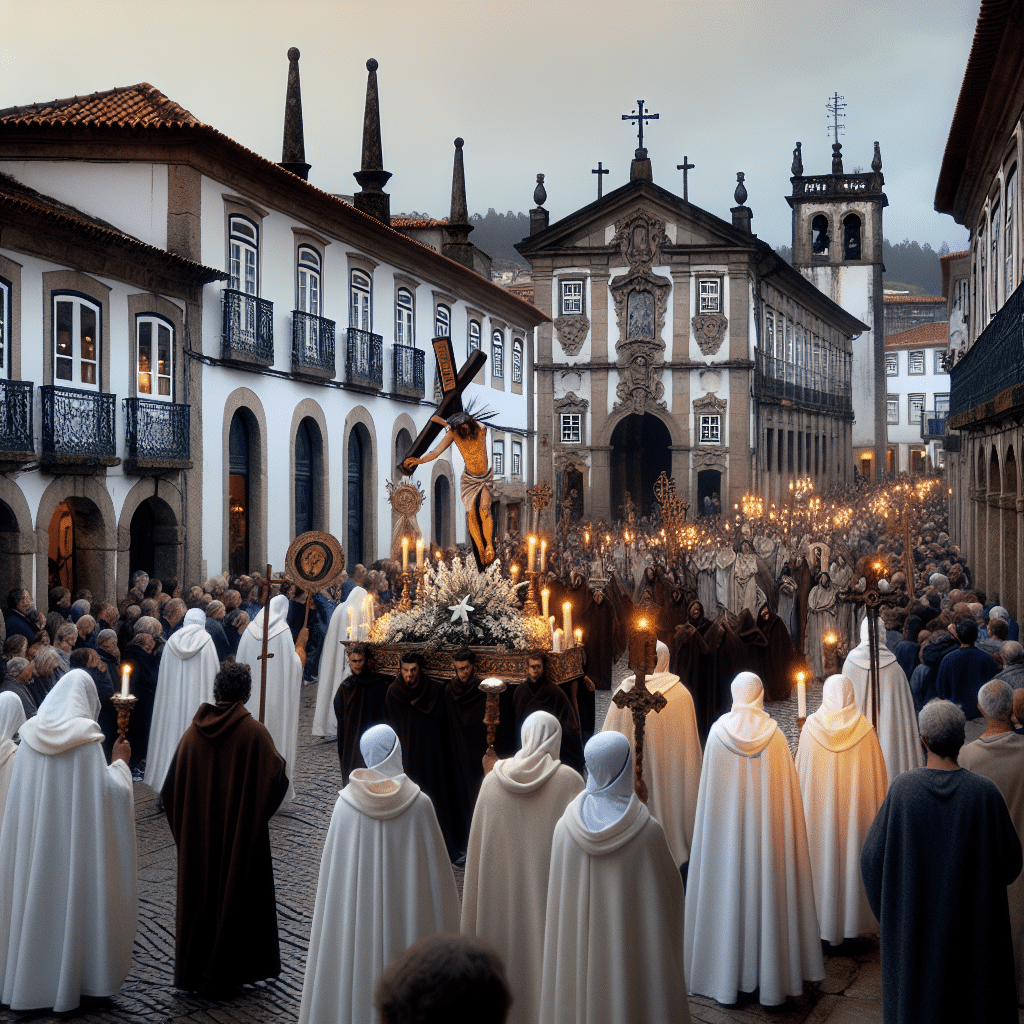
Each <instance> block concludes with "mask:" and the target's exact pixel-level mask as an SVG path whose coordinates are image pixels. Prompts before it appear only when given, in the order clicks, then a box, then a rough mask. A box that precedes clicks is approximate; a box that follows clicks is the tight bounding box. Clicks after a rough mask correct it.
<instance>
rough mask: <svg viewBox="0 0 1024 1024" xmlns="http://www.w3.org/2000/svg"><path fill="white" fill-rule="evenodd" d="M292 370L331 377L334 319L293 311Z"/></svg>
mask: <svg viewBox="0 0 1024 1024" xmlns="http://www.w3.org/2000/svg"><path fill="white" fill-rule="evenodd" d="M292 373H306V374H310V373H312V375H313V376H316V377H333V376H334V321H333V320H325V319H324V318H323V317H322V316H315V315H314V314H313V313H303V312H302V311H301V310H298V309H296V310H293V311H292Z"/></svg>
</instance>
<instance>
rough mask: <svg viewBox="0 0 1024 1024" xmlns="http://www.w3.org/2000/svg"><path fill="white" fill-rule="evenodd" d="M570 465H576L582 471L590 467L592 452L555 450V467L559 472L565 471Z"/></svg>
mask: <svg viewBox="0 0 1024 1024" xmlns="http://www.w3.org/2000/svg"><path fill="white" fill-rule="evenodd" d="M570 467H575V468H576V469H578V470H580V471H581V472H582V471H583V470H585V469H589V468H590V453H589V452H581V451H579V450H575V451H558V452H555V469H556V470H557V471H558V472H559V473H564V472H565V470H567V469H569V468H570Z"/></svg>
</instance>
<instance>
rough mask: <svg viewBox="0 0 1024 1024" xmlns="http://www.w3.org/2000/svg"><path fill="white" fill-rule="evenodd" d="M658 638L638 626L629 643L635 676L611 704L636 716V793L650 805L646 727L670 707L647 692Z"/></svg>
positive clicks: (662, 697)
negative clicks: (649, 719) (652, 717)
mask: <svg viewBox="0 0 1024 1024" xmlns="http://www.w3.org/2000/svg"><path fill="white" fill-rule="evenodd" d="M657 643H658V641H657V637H656V636H655V635H654V633H653V631H652V630H650V629H648V628H647V622H646V621H644V620H641V621H640V622H639V623H638V624H637V628H636V629H635V630H634V632H633V635H632V636H631V637H630V640H629V667H630V668H631V669H632V670H633V672H634V677H633V678H634V682H633V687H632V689H630V690H626V691H623V690H616V691H615V696H613V697H612V700H613V701H614V702H615V705H616V707H620V708H623V709H624V710H628V711H629V713H630V714H631V715H632V716H633V791H634V792H635V793H636V795H637V796H638V797H639V798H640V800H641V801H643V803H647V783H646V782H644V727H645V726H646V722H647V716H648V715H649V714H650V713H651V712H652V711H654V712H659V711H661V709H662V708H663V707H665V706H666V705H667V704H668V700H667V699H666V698H665V695H664V694H663V693H651V691H650V690H648V689H647V675H648V673H650V672H653V671H654V669H655V667H656V666H657Z"/></svg>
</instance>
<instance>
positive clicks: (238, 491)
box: [228, 409, 259, 576]
mask: <svg viewBox="0 0 1024 1024" xmlns="http://www.w3.org/2000/svg"><path fill="white" fill-rule="evenodd" d="M258 429H259V428H258V427H257V426H256V423H255V420H254V419H253V416H252V413H250V412H249V410H248V409H239V410H238V412H236V413H235V415H234V416H232V417H231V429H230V431H229V434H228V572H230V573H231V575H232V576H241V575H244V574H245V573H247V572H249V570H250V565H249V535H250V532H251V529H250V523H249V510H250V506H251V501H250V498H251V494H250V489H251V487H252V485H253V484H255V477H256V470H255V468H254V466H253V454H254V451H255V449H256V445H257V444H258V437H259V435H258V433H257V431H258Z"/></svg>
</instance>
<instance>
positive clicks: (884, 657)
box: [846, 618, 896, 671]
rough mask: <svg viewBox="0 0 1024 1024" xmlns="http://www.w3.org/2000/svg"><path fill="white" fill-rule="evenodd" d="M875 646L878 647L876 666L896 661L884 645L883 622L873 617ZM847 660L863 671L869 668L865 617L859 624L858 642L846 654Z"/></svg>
mask: <svg viewBox="0 0 1024 1024" xmlns="http://www.w3.org/2000/svg"><path fill="white" fill-rule="evenodd" d="M875 627H876V629H875V639H876V643H875V646H876V647H877V648H878V667H879V668H880V669H883V668H886V667H887V666H889V665H893V664H895V662H896V655H895V654H893V653H892V651H890V650H889V648H888V647H886V646H885V623H884V622H882V620H881V619H878V618H876V619H875ZM846 657H847V660H848V661H852V662H853V664H854V665H857V666H858V667H859V668H862V669H864V670H865V671H870V669H871V643H870V641H869V640H868V620H867V619H866V618H865V619H864V621H863V622H862V623H861V624H860V643H859V644H857V646H856V647H854V649H853V650H852V651H850V653H849V654H848V655H847V656H846Z"/></svg>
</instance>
